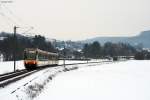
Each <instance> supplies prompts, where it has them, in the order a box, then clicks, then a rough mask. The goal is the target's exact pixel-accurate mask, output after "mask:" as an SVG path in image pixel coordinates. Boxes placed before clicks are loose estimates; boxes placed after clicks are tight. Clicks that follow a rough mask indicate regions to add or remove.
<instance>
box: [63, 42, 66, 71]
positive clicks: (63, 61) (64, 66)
mask: <svg viewBox="0 0 150 100" xmlns="http://www.w3.org/2000/svg"><path fill="white" fill-rule="evenodd" d="M65 48H66V47H65V42H64V52H63V53H64V59H63V63H64V68H65V69H66V64H65V58H66V52H65Z"/></svg>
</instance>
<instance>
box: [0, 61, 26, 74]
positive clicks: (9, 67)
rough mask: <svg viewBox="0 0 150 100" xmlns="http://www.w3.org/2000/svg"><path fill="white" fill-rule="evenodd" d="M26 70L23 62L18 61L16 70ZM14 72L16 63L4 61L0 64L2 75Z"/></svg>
mask: <svg viewBox="0 0 150 100" xmlns="http://www.w3.org/2000/svg"><path fill="white" fill-rule="evenodd" d="M21 69H25V67H24V64H23V60H21V61H16V70H21ZM13 71H14V62H13V61H4V62H0V74H4V73H9V72H13Z"/></svg>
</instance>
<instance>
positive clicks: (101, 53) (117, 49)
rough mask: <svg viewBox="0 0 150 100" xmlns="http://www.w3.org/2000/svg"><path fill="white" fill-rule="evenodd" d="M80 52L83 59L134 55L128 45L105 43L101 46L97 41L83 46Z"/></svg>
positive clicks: (134, 51) (132, 48) (133, 49)
mask: <svg viewBox="0 0 150 100" xmlns="http://www.w3.org/2000/svg"><path fill="white" fill-rule="evenodd" d="M82 51H83V56H84V57H85V58H95V59H97V58H102V57H106V56H109V57H114V56H134V55H135V53H136V49H135V48H134V47H133V46H131V45H130V44H126V43H111V42H106V43H105V44H104V45H103V46H102V45H101V44H100V43H99V42H97V41H95V42H93V43H92V44H85V45H84V47H83V50H82Z"/></svg>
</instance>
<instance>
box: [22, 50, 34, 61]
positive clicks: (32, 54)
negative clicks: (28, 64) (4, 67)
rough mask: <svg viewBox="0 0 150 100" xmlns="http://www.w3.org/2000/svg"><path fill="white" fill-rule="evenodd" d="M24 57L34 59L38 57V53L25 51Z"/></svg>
mask: <svg viewBox="0 0 150 100" xmlns="http://www.w3.org/2000/svg"><path fill="white" fill-rule="evenodd" d="M24 59H27V60H34V59H36V54H35V53H29V52H25V53H24Z"/></svg>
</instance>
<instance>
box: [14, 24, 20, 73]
mask: <svg viewBox="0 0 150 100" xmlns="http://www.w3.org/2000/svg"><path fill="white" fill-rule="evenodd" d="M17 28H19V27H16V26H14V72H15V71H16V50H17V36H16V30H17Z"/></svg>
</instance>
